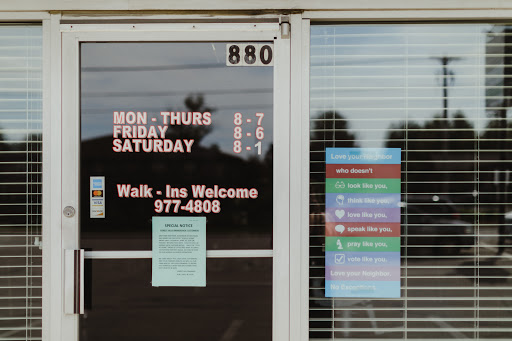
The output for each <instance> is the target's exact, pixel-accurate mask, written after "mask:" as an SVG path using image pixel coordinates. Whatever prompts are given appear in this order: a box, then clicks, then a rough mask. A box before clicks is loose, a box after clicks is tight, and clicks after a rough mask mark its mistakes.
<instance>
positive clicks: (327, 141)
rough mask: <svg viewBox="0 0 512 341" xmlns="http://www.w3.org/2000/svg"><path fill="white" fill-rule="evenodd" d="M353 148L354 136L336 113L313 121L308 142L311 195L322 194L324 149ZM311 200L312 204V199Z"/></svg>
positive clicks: (343, 118) (323, 115) (325, 113)
mask: <svg viewBox="0 0 512 341" xmlns="http://www.w3.org/2000/svg"><path fill="white" fill-rule="evenodd" d="M355 146H356V145H355V136H354V134H353V133H351V132H350V130H349V127H348V124H347V120H346V119H345V117H343V116H342V115H341V114H340V113H338V112H337V111H325V112H322V113H320V114H319V115H318V116H317V117H315V118H314V119H313V122H312V128H311V141H310V160H311V193H323V192H324V188H323V187H324V183H323V181H324V179H325V149H326V148H329V147H355ZM311 199H312V202H313V199H314V198H311ZM317 199H320V200H321V201H323V200H324V199H323V198H317ZM315 200H316V199H315ZM322 209H323V208H322Z"/></svg>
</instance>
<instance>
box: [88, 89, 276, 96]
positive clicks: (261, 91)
mask: <svg viewBox="0 0 512 341" xmlns="http://www.w3.org/2000/svg"><path fill="white" fill-rule="evenodd" d="M272 92H273V89H272V88H260V89H226V90H206V91H197V92H196V93H197V94H201V95H231V94H266V93H272ZM189 94H191V92H190V91H154V92H149V91H148V92H143V91H120V92H82V97H158V96H179V95H189Z"/></svg>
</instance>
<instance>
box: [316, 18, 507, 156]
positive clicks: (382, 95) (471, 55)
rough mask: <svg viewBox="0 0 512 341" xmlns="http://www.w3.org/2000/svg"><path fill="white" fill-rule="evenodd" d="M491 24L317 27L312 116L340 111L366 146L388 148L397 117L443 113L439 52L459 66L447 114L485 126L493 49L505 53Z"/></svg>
mask: <svg viewBox="0 0 512 341" xmlns="http://www.w3.org/2000/svg"><path fill="white" fill-rule="evenodd" d="M491 29H493V25H474V24H473V25H469V24H467V25H466V24H463V25H433V24H429V25H402V24H400V25H337V26H313V27H312V28H311V82H310V87H311V98H310V100H311V102H310V106H311V116H312V118H314V117H316V116H318V114H319V113H321V112H324V111H330V110H336V111H338V112H339V113H340V114H341V115H342V116H344V117H345V118H347V119H348V125H349V128H351V130H352V132H354V133H355V134H356V139H357V140H358V144H359V146H360V147H381V146H383V145H384V139H385V137H386V134H387V129H388V128H389V127H390V126H391V124H392V123H397V122H401V121H406V120H410V121H415V122H418V123H424V122H425V120H429V119H431V118H432V117H434V116H436V115H437V116H440V115H442V112H443V89H442V84H443V83H442V82H443V80H442V78H441V76H442V72H443V71H442V64H441V61H440V58H442V57H455V58H457V59H454V60H452V61H451V62H450V63H449V65H448V67H449V70H451V72H453V77H450V78H451V79H450V81H449V84H450V87H449V89H448V108H449V111H448V116H449V117H453V114H454V113H455V112H457V111H461V112H463V114H464V115H465V116H466V117H467V118H468V120H469V121H470V122H471V124H472V125H473V126H474V127H475V128H476V129H478V130H479V131H482V129H484V128H485V126H486V125H487V123H488V119H489V117H488V115H486V112H485V111H486V108H485V106H486V103H485V94H486V79H485V76H486V67H485V65H486V62H487V63H489V61H490V59H489V56H487V59H486V49H487V52H488V53H499V52H501V53H503V47H502V46H498V45H497V46H496V47H493V48H494V49H495V50H491V47H490V45H488V44H489V39H490V38H489V36H488V34H487V33H488V32H489V31H490V30H491ZM495 31H500V30H495ZM500 49H501V50H500ZM498 62H499V60H498ZM491 69H492V67H489V68H488V69H487V73H489V72H490V70H491ZM487 82H489V80H488V81H487Z"/></svg>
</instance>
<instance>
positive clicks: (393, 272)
mask: <svg viewBox="0 0 512 341" xmlns="http://www.w3.org/2000/svg"><path fill="white" fill-rule="evenodd" d="M325 280H327V281H399V280H400V268H397V267H396V266H367V267H366V266H365V267H364V268H360V269H358V268H354V267H352V266H328V267H326V268H325Z"/></svg>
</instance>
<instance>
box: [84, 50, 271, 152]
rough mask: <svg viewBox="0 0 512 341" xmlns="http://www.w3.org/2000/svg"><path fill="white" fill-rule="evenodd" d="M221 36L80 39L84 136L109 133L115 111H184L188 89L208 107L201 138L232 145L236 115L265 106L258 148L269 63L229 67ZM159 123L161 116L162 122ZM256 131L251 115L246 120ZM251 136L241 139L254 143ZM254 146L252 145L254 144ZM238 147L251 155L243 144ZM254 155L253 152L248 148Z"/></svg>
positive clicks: (268, 124)
mask: <svg viewBox="0 0 512 341" xmlns="http://www.w3.org/2000/svg"><path fill="white" fill-rule="evenodd" d="M225 46H226V44H225V43H215V44H212V43H84V44H82V46H81V68H82V72H81V76H82V80H81V82H82V83H81V84H82V87H81V91H82V96H81V109H82V138H83V139H86V140H87V139H92V138H96V137H100V136H105V135H108V136H112V112H113V111H146V112H148V116H149V117H159V116H160V111H188V110H187V107H186V106H185V105H184V100H185V98H186V97H187V96H188V95H190V94H194V95H197V94H202V95H203V96H204V100H205V104H204V105H205V107H208V108H213V111H212V121H213V123H212V128H213V129H212V132H211V133H209V134H208V135H207V136H206V137H205V138H204V140H202V142H201V144H202V145H203V146H205V147H208V146H211V145H214V144H216V145H218V146H219V147H220V149H221V150H223V151H224V152H229V153H233V129H234V124H233V115H234V113H235V112H241V113H242V114H243V115H244V117H250V116H254V114H255V113H257V112H263V113H265V118H264V119H263V124H262V125H263V127H264V129H265V139H264V140H263V155H264V153H265V152H266V151H267V149H268V146H269V145H270V143H271V137H272V120H273V106H272V101H273V92H272V89H273V70H272V69H273V68H272V67H227V66H226V62H225V60H226V48H225ZM160 123H161V122H160ZM243 129H244V133H246V132H254V130H255V129H256V125H255V120H253V122H252V123H251V124H247V123H246V124H244V125H243ZM255 143H256V142H255V141H254V138H246V139H245V140H243V144H244V146H246V145H254V144H255ZM251 153H254V147H253V151H252V152H251ZM243 154H246V155H249V154H248V153H247V152H243V153H242V155H243ZM252 155H254V154H252Z"/></svg>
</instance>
